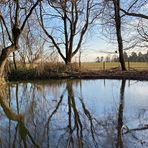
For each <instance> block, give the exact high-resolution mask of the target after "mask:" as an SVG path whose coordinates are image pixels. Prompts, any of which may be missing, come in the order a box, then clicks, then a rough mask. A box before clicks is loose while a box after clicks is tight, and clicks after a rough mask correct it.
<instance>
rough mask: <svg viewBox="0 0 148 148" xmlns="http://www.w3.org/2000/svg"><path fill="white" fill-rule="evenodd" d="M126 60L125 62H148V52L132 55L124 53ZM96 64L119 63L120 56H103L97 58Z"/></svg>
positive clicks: (133, 53)
mask: <svg viewBox="0 0 148 148" xmlns="http://www.w3.org/2000/svg"><path fill="white" fill-rule="evenodd" d="M124 59H125V62H128V61H129V62H148V51H147V53H142V52H138V53H137V52H134V51H133V52H132V53H131V54H127V52H124ZM96 62H98V63H99V62H119V57H118V56H110V55H107V56H101V57H99V56H98V57H97V58H96Z"/></svg>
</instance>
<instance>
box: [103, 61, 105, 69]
mask: <svg viewBox="0 0 148 148" xmlns="http://www.w3.org/2000/svg"><path fill="white" fill-rule="evenodd" d="M103 70H105V62H103Z"/></svg>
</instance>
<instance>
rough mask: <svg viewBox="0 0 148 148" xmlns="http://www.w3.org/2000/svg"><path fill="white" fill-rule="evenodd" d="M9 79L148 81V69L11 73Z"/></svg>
mask: <svg viewBox="0 0 148 148" xmlns="http://www.w3.org/2000/svg"><path fill="white" fill-rule="evenodd" d="M7 79H8V81H30V80H31V81H32V80H33V81H35V80H62V79H125V80H139V81H148V71H120V70H105V71H83V72H82V71H79V72H65V73H54V72H52V73H49V74H48V76H46V75H43V76H38V75H32V76H30V75H27V74H25V75H19V74H18V75H17V76H15V75H9V76H8V78H7Z"/></svg>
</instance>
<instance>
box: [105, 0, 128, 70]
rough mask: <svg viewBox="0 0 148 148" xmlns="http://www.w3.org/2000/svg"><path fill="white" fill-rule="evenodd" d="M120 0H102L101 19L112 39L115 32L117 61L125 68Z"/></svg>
mask: <svg viewBox="0 0 148 148" xmlns="http://www.w3.org/2000/svg"><path fill="white" fill-rule="evenodd" d="M120 3H121V2H120V0H104V7H105V11H104V13H103V14H104V16H103V17H102V19H103V23H104V24H103V27H104V26H105V25H106V26H107V31H109V33H110V36H109V34H107V36H109V38H110V39H113V38H114V37H115V34H116V40H117V44H118V52H119V62H120V65H121V69H122V70H123V71H124V70H126V66H125V61H124V56H123V39H122V19H121V18H122V16H121V13H120Z"/></svg>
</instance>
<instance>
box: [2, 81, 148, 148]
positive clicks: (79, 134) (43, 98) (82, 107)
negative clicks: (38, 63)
mask: <svg viewBox="0 0 148 148" xmlns="http://www.w3.org/2000/svg"><path fill="white" fill-rule="evenodd" d="M0 105H1V107H0V147H2V148H9V147H14V148H21V147H29V148H30V147H41V148H83V147H84V148H114V147H119V148H122V147H125V148H141V147H144V148H146V147H148V82H144V81H125V80H54V81H53V80H51V81H36V82H28V83H26V82H25V83H24V82H11V83H9V84H8V86H7V87H6V88H5V89H4V88H3V90H0Z"/></svg>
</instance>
